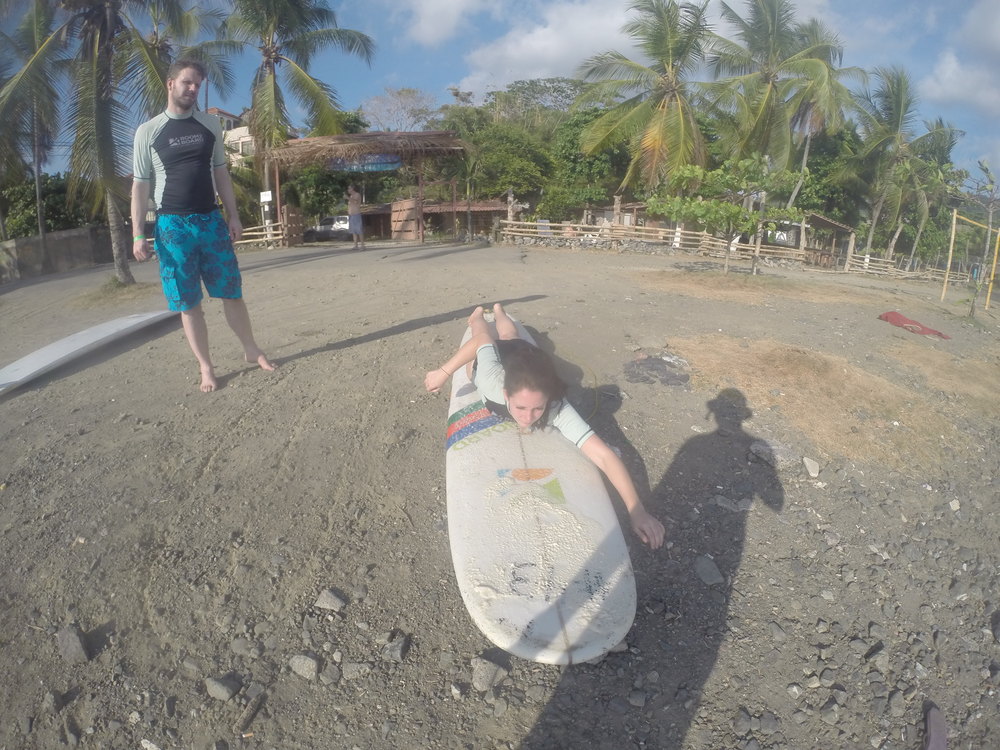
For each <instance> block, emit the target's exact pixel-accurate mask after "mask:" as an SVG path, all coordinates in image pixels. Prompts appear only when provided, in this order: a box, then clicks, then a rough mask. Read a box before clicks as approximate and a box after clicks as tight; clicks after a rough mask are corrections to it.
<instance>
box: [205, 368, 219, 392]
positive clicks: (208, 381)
mask: <svg viewBox="0 0 1000 750" xmlns="http://www.w3.org/2000/svg"><path fill="white" fill-rule="evenodd" d="M218 387H219V381H218V380H216V379H215V370H214V369H213V368H212V367H211V366H209V367H202V368H201V392H202V393H211V392H212V391H214V390H215V389H217V388H218Z"/></svg>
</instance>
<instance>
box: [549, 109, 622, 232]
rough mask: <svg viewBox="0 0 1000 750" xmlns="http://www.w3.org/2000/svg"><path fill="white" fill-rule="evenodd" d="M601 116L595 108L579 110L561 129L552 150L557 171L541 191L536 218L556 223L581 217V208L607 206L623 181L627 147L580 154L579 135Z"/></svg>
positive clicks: (599, 111)
mask: <svg viewBox="0 0 1000 750" xmlns="http://www.w3.org/2000/svg"><path fill="white" fill-rule="evenodd" d="M601 114H602V111H601V110H600V109H598V108H596V107H594V108H590V109H583V110H579V111H576V112H574V113H573V114H572V115H571V116H570V117H569V119H567V120H566V121H565V122H564V123H563V124H562V125H560V126H559V128H558V130H557V131H556V138H555V144H554V146H553V148H552V161H553V163H554V172H553V174H552V176H551V177H550V178H549V179H548V181H547V182H546V183H545V186H544V188H543V190H542V198H541V200H540V201H539V203H538V206H537V208H536V210H535V213H536V214H537V215H539V216H542V217H545V218H548V219H552V220H554V221H567V220H569V219H573V218H579V215H580V209H582V208H583V207H584V206H587V205H588V204H595V203H606V202H607V201H608V200H609V198H610V196H611V195H612V194H613V193H614V191H615V187H616V186H617V185H618V184H619V183H620V182H621V175H623V174H624V173H625V169H627V166H628V162H629V155H628V150H627V148H626V147H625V145H624V144H619V145H618V146H616V147H614V148H611V149H606V150H604V151H600V152H598V153H596V154H594V155H592V156H587V155H585V154H584V153H583V152H582V151H580V134H581V133H582V132H583V130H584V128H586V127H587V126H588V125H590V123H592V122H593V121H594V120H595V119H597V118H598V117H600V116H601Z"/></svg>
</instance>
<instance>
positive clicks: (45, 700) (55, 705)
mask: <svg viewBox="0 0 1000 750" xmlns="http://www.w3.org/2000/svg"><path fill="white" fill-rule="evenodd" d="M60 708H62V698H61V697H60V696H59V694H58V693H55V692H53V691H51V690H46V691H45V695H43V696H42V706H41V709H40V710H41V713H43V714H56V713H59V709H60Z"/></svg>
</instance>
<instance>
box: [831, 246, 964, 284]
mask: <svg viewBox="0 0 1000 750" xmlns="http://www.w3.org/2000/svg"><path fill="white" fill-rule="evenodd" d="M897 262H905V259H904V258H903V257H902V256H901V257H900V258H899V259H898V260H897V261H893V260H889V259H887V258H874V257H871V256H868V255H858V254H857V253H855V254H854V255H851V256H850V257H848V259H847V264H846V265H847V267H846V268H845V269H844V270H845V271H851V272H861V273H870V274H875V275H876V276H889V277H891V278H894V279H920V280H924V281H944V271H943V270H942V269H940V268H924V269H920V270H916V271H906V270H904V269H902V268H898V267H897V266H896V263H897ZM948 278H949V280H951V281H955V282H958V283H965V282H968V281H969V272H968V271H952V272H951V273H950V274H949V275H948Z"/></svg>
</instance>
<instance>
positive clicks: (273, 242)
mask: <svg viewBox="0 0 1000 750" xmlns="http://www.w3.org/2000/svg"><path fill="white" fill-rule="evenodd" d="M233 244H234V245H236V246H237V247H238V246H240V245H264V246H265V247H288V245H289V242H288V238H287V237H285V225H284V224H282V223H281V222H280V221H278V222H275V223H273V224H262V225H260V226H259V227H246V228H244V230H243V237H242V238H241V239H240V240H239V241H238V242H234V243H233Z"/></svg>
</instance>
